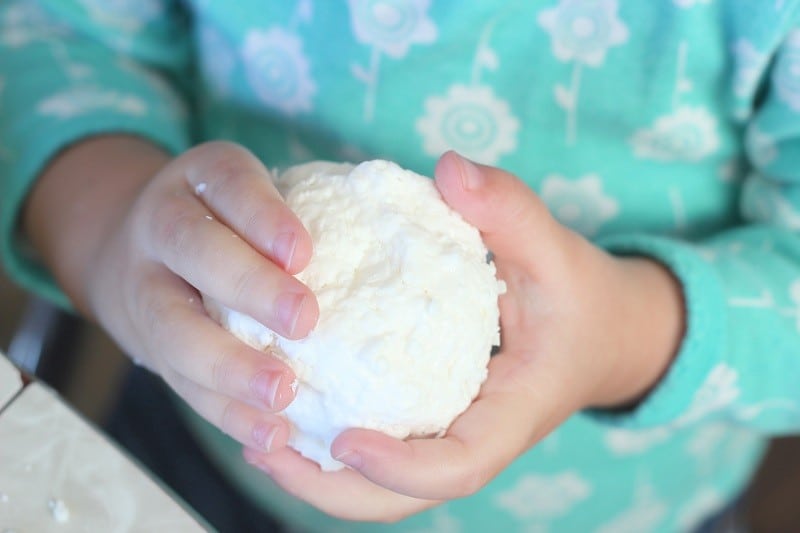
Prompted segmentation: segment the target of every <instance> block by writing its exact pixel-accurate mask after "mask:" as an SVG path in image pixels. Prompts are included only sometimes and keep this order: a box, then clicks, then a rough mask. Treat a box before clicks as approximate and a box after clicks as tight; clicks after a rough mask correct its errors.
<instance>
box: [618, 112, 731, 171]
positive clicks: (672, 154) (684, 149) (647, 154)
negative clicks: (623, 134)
mask: <svg viewBox="0 0 800 533" xmlns="http://www.w3.org/2000/svg"><path fill="white" fill-rule="evenodd" d="M630 142H631V144H632V145H633V151H634V154H635V155H636V156H637V157H642V158H646V159H655V160H657V161H689V162H696V161H700V160H702V159H704V158H706V157H708V156H709V155H711V154H713V153H714V152H716V151H717V149H718V148H719V146H720V138H719V133H718V124H717V119H716V118H715V117H714V115H713V114H711V113H710V112H709V111H708V109H706V108H704V107H692V106H682V107H679V108H678V109H677V110H675V111H673V112H672V113H670V114H668V115H662V116H660V117H658V118H656V120H655V121H654V122H653V124H652V126H650V127H649V128H645V129H641V130H638V131H637V132H636V133H634V134H633V136H632V137H631V140H630Z"/></svg>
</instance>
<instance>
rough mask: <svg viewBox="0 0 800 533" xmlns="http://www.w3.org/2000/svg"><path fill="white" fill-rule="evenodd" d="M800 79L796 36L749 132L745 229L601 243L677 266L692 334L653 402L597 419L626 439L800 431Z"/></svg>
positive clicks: (779, 60)
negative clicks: (720, 424) (707, 429)
mask: <svg viewBox="0 0 800 533" xmlns="http://www.w3.org/2000/svg"><path fill="white" fill-rule="evenodd" d="M799 72H800V30H795V31H793V32H790V33H789V35H788V37H787V38H786V40H785V42H783V43H782V45H781V47H780V49H779V50H778V52H777V54H776V55H775V57H774V61H773V62H772V64H771V67H770V70H769V72H768V73H767V77H766V79H767V83H766V86H765V88H764V89H765V90H764V91H763V92H762V93H761V99H760V103H759V105H758V107H757V109H756V110H755V112H754V114H753V115H752V117H751V119H750V120H749V121H748V122H747V125H746V132H745V147H746V155H747V159H748V162H749V168H750V173H749V175H748V177H747V178H746V180H745V182H744V184H743V186H742V194H741V218H742V223H741V225H740V226H738V227H734V228H731V229H729V230H727V231H723V232H721V233H719V234H716V235H714V236H712V237H711V238H708V239H704V240H702V241H700V242H685V241H678V240H673V239H669V238H660V237H653V236H649V235H619V236H614V237H611V238H608V239H605V240H603V241H602V242H601V243H599V244H600V245H602V246H604V247H605V248H607V249H608V250H610V251H611V252H613V253H616V254H623V255H624V254H631V255H647V256H650V257H653V258H654V259H656V260H658V261H660V262H662V263H663V264H665V265H667V266H668V267H669V268H670V269H671V270H672V272H673V273H674V274H675V275H676V276H677V278H678V279H679V280H680V282H681V284H682V286H683V291H684V299H685V305H686V317H687V318H686V320H687V324H686V333H685V337H684V339H683V342H682V345H681V348H680V351H679V353H678V355H677V358H676V359H675V361H674V362H673V364H672V366H671V368H670V369H669V371H668V373H667V374H666V376H665V377H664V378H663V379H662V380H661V382H660V383H659V384H658V385H657V386H656V387H655V389H654V390H653V391H652V392H651V393H650V394H649V395H648V397H647V398H645V399H644V400H643V401H642V402H641V403H640V404H639V405H637V406H636V407H635V408H634V409H632V410H631V411H628V412H624V413H610V412H607V411H592V412H591V416H593V417H596V418H599V419H601V420H603V421H604V422H607V423H610V424H614V425H619V426H623V427H628V428H642V427H653V426H659V425H662V426H663V425H667V426H674V427H680V426H685V425H688V424H693V423H695V422H697V421H700V420H707V419H710V418H713V419H719V420H727V421H729V422H732V423H736V424H743V425H746V426H747V427H750V428H751V429H753V430H756V431H759V432H762V433H764V434H767V435H776V434H782V433H788V432H797V431H798V430H800V75H798V73H799ZM657 313H658V310H657V309H654V310H653V314H654V315H655V314H657Z"/></svg>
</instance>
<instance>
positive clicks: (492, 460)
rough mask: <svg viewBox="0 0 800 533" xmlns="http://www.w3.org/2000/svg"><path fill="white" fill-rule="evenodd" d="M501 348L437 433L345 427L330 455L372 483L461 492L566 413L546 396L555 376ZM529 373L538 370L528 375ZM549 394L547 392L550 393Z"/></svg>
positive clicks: (411, 491) (409, 491)
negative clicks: (405, 434) (469, 397)
mask: <svg viewBox="0 0 800 533" xmlns="http://www.w3.org/2000/svg"><path fill="white" fill-rule="evenodd" d="M521 365H523V363H520V360H519V359H518V358H511V357H507V356H506V357H504V356H503V355H502V354H501V355H499V356H497V357H495V358H493V359H492V362H491V363H490V370H489V376H490V377H489V380H492V381H493V382H490V381H487V383H486V384H484V388H483V389H482V392H481V395H480V396H479V397H478V399H476V400H475V402H473V404H472V405H471V406H470V407H469V409H467V411H465V412H464V413H463V414H462V415H461V416H460V417H459V418H458V419H456V421H455V422H454V423H453V425H452V426H451V427H450V429H449V430H448V432H447V435H446V436H445V437H443V438H441V439H433V438H430V439H411V440H406V441H400V440H397V439H392V438H390V437H387V436H385V435H382V434H380V433H377V432H374V431H367V430H348V431H346V432H344V433H342V434H341V435H340V436H339V437H338V438H337V439H336V440H335V441H334V443H333V446H332V450H331V453H332V455H333V456H334V457H337V458H338V459H339V460H340V461H342V462H345V463H347V464H348V465H350V466H352V467H353V468H354V469H356V470H357V471H358V472H360V473H361V474H362V475H363V476H364V477H366V478H367V479H369V480H371V481H372V482H374V483H375V484H377V485H380V486H382V487H386V488H388V489H390V490H392V491H395V492H398V493H401V494H404V495H407V496H410V497H415V498H422V499H428V500H443V499H452V498H459V497H463V496H467V495H470V494H473V493H475V492H476V491H477V490H479V489H480V488H482V487H483V486H484V485H486V484H487V483H488V482H489V481H490V480H491V479H492V478H493V477H494V476H495V475H496V474H497V473H499V472H500V471H502V470H503V469H504V468H505V467H506V466H507V465H508V464H509V463H510V462H511V461H512V460H514V458H516V457H517V456H518V455H520V454H521V453H522V452H524V451H525V450H526V449H528V448H529V447H530V446H531V445H533V443H534V442H536V441H538V440H539V439H540V438H542V437H543V436H544V435H546V434H547V433H548V432H549V431H550V430H551V429H552V428H554V427H555V425H556V424H557V423H558V422H560V421H561V420H563V418H565V417H566V416H567V413H568V411H564V410H563V409H562V408H560V407H557V406H556V405H555V402H554V401H553V399H552V398H561V397H563V394H561V395H559V394H557V391H556V390H554V387H555V386H560V385H557V383H556V380H553V379H551V376H552V374H550V375H549V376H548V375H547V374H546V373H545V374H544V375H543V374H542V373H540V372H538V371H537V372H536V373H532V372H529V371H528V370H527V369H523V368H521ZM531 376H536V377H535V378H532V379H531ZM548 394H549V396H548Z"/></svg>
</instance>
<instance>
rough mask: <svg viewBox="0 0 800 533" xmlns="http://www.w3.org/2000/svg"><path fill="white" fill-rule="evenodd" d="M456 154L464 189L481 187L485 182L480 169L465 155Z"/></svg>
mask: <svg viewBox="0 0 800 533" xmlns="http://www.w3.org/2000/svg"><path fill="white" fill-rule="evenodd" d="M456 155H457V156H458V162H459V166H460V167H461V184H462V185H463V186H464V189H466V190H468V191H474V190H476V189H480V188H481V187H483V184H484V183H485V182H486V177H485V176H484V175H483V172H481V169H479V168H478V167H477V166H475V163H473V162H472V161H470V160H469V159H467V158H466V157H463V156H461V155H460V154H456Z"/></svg>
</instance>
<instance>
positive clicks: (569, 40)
mask: <svg viewBox="0 0 800 533" xmlns="http://www.w3.org/2000/svg"><path fill="white" fill-rule="evenodd" d="M617 10H618V5H617V0H561V1H560V2H559V4H558V5H557V6H556V7H553V8H551V9H545V10H542V11H541V12H540V13H539V16H538V22H539V25H540V26H541V27H542V28H544V29H545V30H546V31H547V32H548V33H549V34H550V43H551V47H552V50H553V55H555V57H556V58H557V59H558V60H559V61H562V62H570V61H574V65H573V70H572V79H571V82H570V85H569V87H567V86H565V85H562V84H556V86H555V88H554V96H555V100H556V103H557V104H558V105H559V106H560V107H562V108H563V109H564V110H565V111H566V113H567V127H566V142H567V144H574V143H575V142H576V139H577V136H578V124H577V122H578V118H577V113H578V95H579V92H580V85H581V67H582V66H584V65H585V66H588V67H592V68H598V67H600V66H601V65H602V64H603V62H604V61H605V57H606V54H607V53H608V50H609V49H610V48H611V47H613V46H619V45H621V44H623V43H625V42H627V40H628V27H627V26H626V25H625V24H623V22H622V21H621V20H620V19H619V17H618V16H617Z"/></svg>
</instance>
